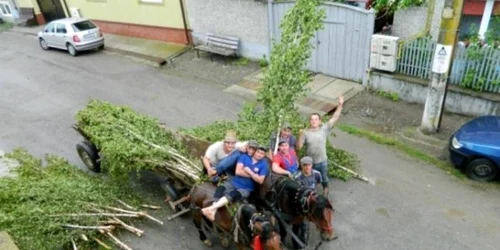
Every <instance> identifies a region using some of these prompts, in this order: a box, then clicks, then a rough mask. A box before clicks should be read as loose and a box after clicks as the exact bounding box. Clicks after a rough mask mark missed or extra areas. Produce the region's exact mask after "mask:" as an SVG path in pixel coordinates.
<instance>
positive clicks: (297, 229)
mask: <svg viewBox="0 0 500 250" xmlns="http://www.w3.org/2000/svg"><path fill="white" fill-rule="evenodd" d="M292 232H293V233H294V234H295V235H297V237H298V238H299V239H300V240H301V241H302V242H303V243H304V244H307V242H305V239H306V224H305V223H304V222H301V223H296V224H293V225H292ZM292 243H293V247H294V248H295V249H300V246H299V243H298V242H297V241H295V239H293V238H292Z"/></svg>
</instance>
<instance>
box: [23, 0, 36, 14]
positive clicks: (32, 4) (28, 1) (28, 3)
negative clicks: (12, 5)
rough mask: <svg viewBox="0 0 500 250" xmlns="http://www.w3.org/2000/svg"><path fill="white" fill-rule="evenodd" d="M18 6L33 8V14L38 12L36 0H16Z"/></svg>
mask: <svg viewBox="0 0 500 250" xmlns="http://www.w3.org/2000/svg"><path fill="white" fill-rule="evenodd" d="M17 3H18V5H19V8H33V11H34V12H35V15H38V14H40V13H41V12H40V8H39V7H38V3H37V2H36V0H17Z"/></svg>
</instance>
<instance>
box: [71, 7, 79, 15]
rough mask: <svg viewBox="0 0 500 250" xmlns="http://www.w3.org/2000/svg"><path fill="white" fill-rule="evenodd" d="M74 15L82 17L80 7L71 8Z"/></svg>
mask: <svg viewBox="0 0 500 250" xmlns="http://www.w3.org/2000/svg"><path fill="white" fill-rule="evenodd" d="M69 11H70V12H71V16H72V17H80V9H79V8H69Z"/></svg>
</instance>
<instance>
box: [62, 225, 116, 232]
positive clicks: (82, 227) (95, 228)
mask: <svg viewBox="0 0 500 250" xmlns="http://www.w3.org/2000/svg"><path fill="white" fill-rule="evenodd" d="M63 227H67V228H73V229H89V230H105V231H111V230H113V229H114V228H115V227H114V226H80V225H71V224H65V225H63Z"/></svg>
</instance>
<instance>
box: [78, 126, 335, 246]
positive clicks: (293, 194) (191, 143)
mask: <svg viewBox="0 0 500 250" xmlns="http://www.w3.org/2000/svg"><path fill="white" fill-rule="evenodd" d="M160 126H161V127H162V128H164V129H167V130H168V131H169V132H172V134H174V135H175V137H176V139H178V140H179V141H180V142H182V143H183V144H185V145H186V146H187V148H188V149H189V152H188V153H189V154H190V155H191V156H193V158H200V157H202V156H203V155H204V153H205V150H206V149H207V148H208V146H209V145H210V142H208V141H205V140H202V139H200V138H196V137H193V136H190V135H187V134H183V133H180V132H177V131H172V130H169V129H168V128H167V127H165V126H164V125H160ZM72 127H73V129H75V130H76V131H77V132H78V133H79V134H80V135H81V136H82V137H83V138H84V140H82V141H81V142H80V143H78V144H77V145H76V150H77V153H78V155H79V156H80V158H81V160H82V161H83V163H84V164H85V166H86V167H87V168H88V169H89V170H91V171H93V172H96V173H99V172H102V170H103V169H102V168H101V159H102V158H103V157H105V155H103V154H102V153H101V152H100V150H99V146H98V145H95V144H94V143H93V142H92V140H91V138H89V136H88V135H86V134H85V132H84V131H83V130H82V129H80V128H79V127H78V125H73V126H72ZM203 171H204V168H203V166H202V163H201V161H200V164H199V174H200V175H202V173H203ZM153 172H155V173H156V174H158V175H160V176H161V177H164V180H163V181H162V183H161V187H162V189H163V190H164V191H165V193H166V196H167V197H166V198H167V200H166V201H167V202H168V204H169V206H170V207H171V208H172V209H173V210H174V212H175V213H174V214H173V215H170V216H169V217H168V220H172V219H173V218H176V217H178V216H181V215H185V214H187V213H188V212H190V211H192V212H193V221H194V222H195V225H196V227H197V228H198V231H199V233H200V240H201V241H203V243H205V244H206V245H208V246H211V242H209V241H208V239H207V237H206V236H205V232H206V230H207V229H208V230H209V231H211V232H213V233H216V234H219V236H221V235H223V236H224V238H225V242H226V243H223V246H227V245H228V244H229V240H230V239H228V237H227V236H229V237H230V238H233V239H234V241H235V242H236V243H238V241H239V243H241V241H242V239H246V240H245V242H244V244H246V245H248V244H249V242H248V241H249V239H252V237H251V236H250V237H244V236H245V234H247V235H248V234H250V235H254V234H255V231H254V230H255V228H256V226H255V225H256V224H258V223H262V221H268V222H269V221H274V222H276V223H277V225H276V227H274V224H273V225H272V226H271V229H269V228H267V229H265V230H264V229H263V230H261V232H260V234H261V237H262V238H264V239H265V240H266V244H267V245H266V246H265V247H264V248H267V249H281V246H280V247H279V248H276V244H274V243H273V239H272V238H271V236H270V235H274V236H273V237H276V234H278V236H281V237H279V238H280V239H281V238H283V237H285V236H286V234H284V232H286V233H288V234H289V235H290V236H291V237H292V239H293V240H294V242H296V243H298V246H299V247H300V248H301V249H306V248H308V246H307V244H306V242H307V241H305V239H304V237H300V238H299V237H298V236H297V235H296V233H294V232H292V231H291V230H290V229H289V227H288V226H287V225H290V224H293V223H294V221H297V220H299V221H300V220H301V219H302V220H306V221H311V222H313V223H314V224H316V226H317V227H318V229H320V230H319V231H320V232H321V233H322V236H323V235H325V237H323V238H329V236H328V235H327V234H328V232H330V231H332V230H333V227H332V226H331V213H332V211H333V208H332V206H331V204H330V203H329V201H328V200H327V199H325V198H324V197H321V196H318V195H317V194H316V193H315V192H313V191H311V190H307V189H304V188H303V187H301V186H300V185H297V182H296V181H294V180H291V179H288V178H286V177H279V176H278V177H277V179H276V178H275V177H276V176H274V177H273V175H270V176H269V177H268V178H266V181H265V183H264V184H263V185H262V187H261V188H260V190H259V191H258V192H259V194H256V195H252V197H251V198H250V199H249V202H252V203H254V204H248V203H247V204H245V203H242V204H238V205H236V207H239V208H238V209H236V210H237V211H236V212H235V209H234V208H235V207H233V211H231V209H230V208H228V207H223V208H221V209H222V210H224V211H221V214H222V215H219V218H221V217H223V218H225V220H226V221H225V222H222V223H220V224H219V225H218V226H217V225H216V224H217V223H212V222H210V221H207V220H206V219H205V218H203V216H201V212H200V209H201V207H203V206H205V204H211V202H212V201H211V200H210V199H211V198H212V194H213V190H215V186H214V185H213V183H210V182H209V181H206V182H203V183H201V184H200V183H192V182H189V181H186V180H185V178H184V176H182V173H179V172H176V171H168V170H166V169H165V168H158V169H155V170H153ZM201 189H205V190H209V191H210V192H212V193H211V194H201V195H202V196H203V197H204V198H202V199H204V200H203V202H201V203H198V204H195V203H196V202H197V201H199V199H198V200H196V199H197V198H196V197H195V196H196V195H199V194H200V193H199V192H200V190H201ZM210 192H209V193H210ZM198 197H199V196H198ZM259 200H260V202H259ZM248 206H251V207H255V208H256V210H255V209H252V208H250V207H248ZM290 208H299V209H296V210H293V211H291V210H290ZM254 210H255V211H254ZM242 211H243V212H242ZM257 211H259V212H260V213H258V214H267V215H269V214H270V215H271V216H264V217H262V218H260V219H257V218H259V216H256V215H255V214H257ZM218 213H219V210H218ZM245 213H246V214H245ZM248 218H251V219H252V220H256V222H255V223H250V224H251V225H249V224H248V221H246V220H248ZM227 220H229V222H228V221H227ZM257 221H258V222H257ZM278 224H279V226H278ZM262 225H265V226H266V227H269V226H270V223H267V224H266V223H263V224H262ZM276 228H279V229H277V230H276ZM280 231H281V232H280ZM264 232H265V233H267V236H266V235H263V233H264ZM276 232H277V233H276ZM233 236H234V237H233ZM221 240H222V237H221ZM221 242H222V241H221ZM321 243H322V242H319V244H318V245H316V246H315V247H314V249H317V248H318V247H319V246H320V245H321ZM273 244H274V245H273ZM240 245H241V244H240ZM263 245H264V244H263ZM273 246H274V247H273ZM241 249H243V248H241ZM254 249H255V250H257V249H256V248H254Z"/></svg>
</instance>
